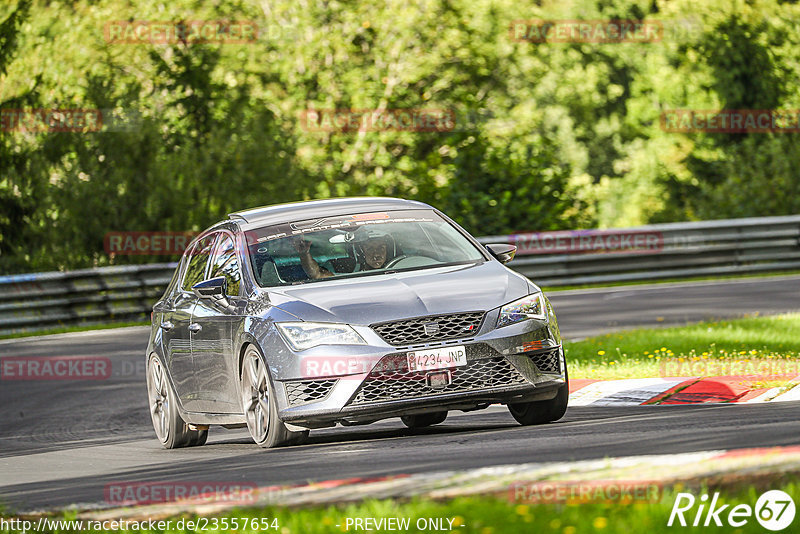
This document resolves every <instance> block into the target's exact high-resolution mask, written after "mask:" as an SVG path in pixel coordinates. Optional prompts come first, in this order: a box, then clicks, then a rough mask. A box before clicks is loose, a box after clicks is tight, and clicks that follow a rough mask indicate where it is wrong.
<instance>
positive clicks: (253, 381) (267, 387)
mask: <svg viewBox="0 0 800 534" xmlns="http://www.w3.org/2000/svg"><path fill="white" fill-rule="evenodd" d="M239 384H240V388H239V389H240V392H241V398H242V407H243V408H244V415H245V418H246V419H247V429H248V430H249V431H250V436H252V438H253V441H255V442H256V443H257V444H258V445H260V446H262V447H264V448H272V447H282V446H284V445H294V444H300V443H302V442H304V441H305V440H306V439H307V438H308V430H305V431H302V432H292V431H291V430H289V429H288V428H286V425H284V424H283V421H281V420H280V419H278V407H277V402H276V401H275V393H274V390H273V388H272V384H271V383H270V380H269V376H268V375H267V367H266V365H265V363H264V358H263V357H262V356H261V353H259V352H258V350H257V349H256V348H255V347H253V346H252V345H251V346H250V347H248V349H247V352H246V353H245V355H244V360H243V361H242V376H241V380H240V382H239Z"/></svg>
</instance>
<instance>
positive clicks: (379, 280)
mask: <svg viewBox="0 0 800 534" xmlns="http://www.w3.org/2000/svg"><path fill="white" fill-rule="evenodd" d="M515 251H516V249H515V247H513V246H512V245H509V244H492V245H486V246H485V247H484V246H482V245H481V244H480V243H479V242H478V241H477V240H476V239H475V238H473V237H472V236H471V235H469V234H468V233H467V232H466V231H465V230H463V229H462V228H461V227H459V226H458V225H457V224H456V223H455V222H453V221H452V220H450V219H449V218H448V217H447V216H446V215H444V214H443V213H441V212H439V211H438V210H436V209H434V208H432V207H431V206H428V205H427V204H423V203H421V202H415V201H409V200H402V199H395V198H342V199H331V200H316V201H308V202H299V203H292V204H281V205H276V206H268V207H264V208H255V209H250V210H246V211H241V212H237V213H233V214H231V215H230V216H229V219H227V220H225V221H222V222H219V223H217V224H215V225H214V226H212V227H211V228H209V229H208V230H206V231H204V232H202V233H201V234H200V235H199V236H197V238H195V240H194V241H193V242H192V243H191V244H190V245H189V246H188V247H187V249H186V252H185V253H184V255H183V257H182V259H181V261H180V263H179V265H178V267H177V269H176V270H175V275H174V276H173V278H172V281H171V282H170V284H169V286H168V287H167V289H166V291H165V293H164V295H163V297H161V299H160V300H159V301H158V302H157V303H156V304H155V305H154V306H153V314H152V327H151V330H150V340H149V343H148V345H147V354H146V357H147V390H148V397H149V407H150V415H151V417H152V421H153V426H154V428H155V432H156V436H157V437H158V439H159V441H160V442H161V444H162V445H163V446H164V447H167V448H176V447H186V446H193V445H202V444H204V443H205V442H206V439H207V436H208V428H209V426H210V425H221V426H223V427H227V428H238V427H242V428H244V427H247V428H248V429H249V432H250V434H251V436H252V438H253V440H254V441H255V442H256V443H257V444H259V445H261V446H262V447H277V446H281V445H289V444H299V443H302V442H303V441H305V439H306V438H307V437H308V433H309V430H310V429H315V428H323V427H331V426H334V425H336V424H341V425H345V426H349V425H360V424H368V423H372V422H375V421H378V420H380V419H385V418H389V417H400V418H401V420H402V421H403V423H404V424H405V425H406V426H408V427H410V428H418V427H424V426H430V425H434V424H438V423H441V422H443V421H444V420H445V418H446V417H447V413H448V411H451V410H461V411H471V410H480V409H482V408H486V407H488V406H489V405H491V404H498V403H500V404H506V405H507V406H508V409H509V411H510V412H511V415H512V416H513V417H514V418H515V419H516V420H517V421H518V422H519V423H521V424H523V425H530V424H539V423H546V422H550V421H555V420H557V419H560V418H561V417H562V416H563V415H564V412H565V411H566V408H567V400H568V393H569V392H568V383H567V380H568V379H567V369H566V362H565V360H564V351H563V349H562V346H561V336H560V334H559V330H558V324H557V322H556V317H555V314H554V313H553V309H552V307H551V306H550V302H549V301H548V299H547V298H546V297H545V296H544V295H543V293H542V291H541V290H540V289H539V288H538V287H537V286H536V285H535V284H534V283H533V282H531V281H530V280H528V279H527V278H525V277H524V276H522V275H520V274H518V273H515V272H514V271H512V270H510V269H508V268H507V267H506V266H505V265H504V264H505V263H507V262H509V261H510V260H511V259H513V257H514V253H515Z"/></svg>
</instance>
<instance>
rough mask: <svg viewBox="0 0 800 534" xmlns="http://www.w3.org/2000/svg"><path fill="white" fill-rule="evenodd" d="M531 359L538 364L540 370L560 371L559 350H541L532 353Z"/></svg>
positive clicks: (545, 371) (547, 371)
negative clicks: (537, 352)
mask: <svg viewBox="0 0 800 534" xmlns="http://www.w3.org/2000/svg"><path fill="white" fill-rule="evenodd" d="M530 358H531V361H532V362H533V363H534V364H535V365H536V367H537V368H538V369H539V371H541V372H543V373H558V372H559V368H560V365H559V350H558V349H554V350H551V351H548V352H541V353H539V354H531V356H530Z"/></svg>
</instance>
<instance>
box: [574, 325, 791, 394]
mask: <svg viewBox="0 0 800 534" xmlns="http://www.w3.org/2000/svg"><path fill="white" fill-rule="evenodd" d="M798 332H800V313H790V314H784V315H775V316H767V317H758V316H752V317H746V318H743V319H733V320H724V321H713V322H703V323H698V324H693V325H689V326H683V327H673V328H655V329H640V330H630V331H625V332H617V333H613V334H606V335H604V336H598V337H593V338H587V339H585V340H583V341H577V342H565V343H564V347H565V350H566V355H567V362H568V365H569V372H570V378H598V379H605V380H608V379H617V378H646V377H658V376H697V371H698V370H701V371H706V372H704V373H703V375H709V376H713V375H725V374H770V373H766V372H765V370H767V369H770V370H775V371H781V370H783V369H786V372H791V371H793V370H795V369H800V335H798ZM762 362H763V363H762ZM759 366H760V367H759ZM751 370H758V373H750V372H747V371H751ZM740 371H741V372H740ZM775 374H783V373H775ZM797 374H800V372H798V373H797Z"/></svg>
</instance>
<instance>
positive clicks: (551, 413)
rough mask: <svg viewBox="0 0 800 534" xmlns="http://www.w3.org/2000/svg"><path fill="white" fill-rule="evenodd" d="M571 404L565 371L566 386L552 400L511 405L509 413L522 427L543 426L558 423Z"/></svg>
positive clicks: (559, 389)
mask: <svg viewBox="0 0 800 534" xmlns="http://www.w3.org/2000/svg"><path fill="white" fill-rule="evenodd" d="M568 402H569V378H568V377H567V373H566V370H565V371H564V385H563V386H561V387H560V388H558V393H556V396H555V397H553V398H552V399H550V400H545V401H533V402H520V403H518V404H509V405H508V411H509V412H511V415H512V416H513V417H514V419H516V420H517V422H518V423H519V424H521V425H526V426H527V425H541V424H544V423H552V422H553V421H558V420H559V419H561V418H562V417H564V414H565V413H566V411H567V403H568Z"/></svg>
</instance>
